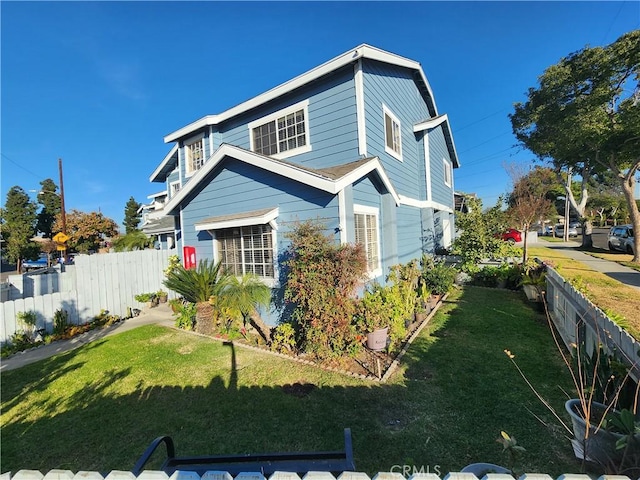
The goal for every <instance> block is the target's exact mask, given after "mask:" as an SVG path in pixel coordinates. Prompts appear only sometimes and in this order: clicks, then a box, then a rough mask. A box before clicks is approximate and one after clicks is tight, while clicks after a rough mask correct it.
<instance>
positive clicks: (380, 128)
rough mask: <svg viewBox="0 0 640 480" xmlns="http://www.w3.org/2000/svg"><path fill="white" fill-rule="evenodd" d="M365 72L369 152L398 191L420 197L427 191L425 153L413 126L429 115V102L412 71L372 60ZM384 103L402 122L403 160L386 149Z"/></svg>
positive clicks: (367, 64) (365, 66) (364, 66)
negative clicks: (422, 168)
mask: <svg viewBox="0 0 640 480" xmlns="http://www.w3.org/2000/svg"><path fill="white" fill-rule="evenodd" d="M363 71H364V77H363V81H364V92H365V95H364V99H365V118H366V128H367V154H368V155H370V156H372V155H375V156H378V157H379V158H380V160H381V161H382V164H383V165H384V168H385V170H386V171H387V174H388V175H389V178H390V179H391V182H392V183H393V185H394V187H395V188H396V190H397V192H398V193H399V194H401V195H406V196H408V197H411V198H414V199H419V198H421V197H422V196H423V195H424V191H422V192H421V191H420V188H421V184H420V181H419V178H418V174H417V173H418V171H419V169H420V163H424V156H420V148H419V144H420V142H419V141H418V140H417V138H416V134H415V133H414V132H413V125H414V124H416V123H418V122H420V121H423V120H426V119H428V118H429V112H428V109H427V105H426V104H425V102H424V100H423V99H422V96H421V95H420V92H419V90H418V87H417V85H416V83H415V81H414V80H413V76H412V72H411V71H409V70H407V69H404V68H400V67H395V66H391V65H387V64H382V63H380V62H376V61H372V60H368V61H365V62H364V65H363ZM383 104H384V105H386V106H387V108H388V109H389V110H390V111H391V112H392V113H393V114H394V115H395V116H396V117H397V118H398V120H399V121H400V127H401V137H402V159H403V161H402V162H400V161H399V160H397V159H396V158H394V157H392V156H391V155H389V154H388V153H386V152H385V132H384V113H383Z"/></svg>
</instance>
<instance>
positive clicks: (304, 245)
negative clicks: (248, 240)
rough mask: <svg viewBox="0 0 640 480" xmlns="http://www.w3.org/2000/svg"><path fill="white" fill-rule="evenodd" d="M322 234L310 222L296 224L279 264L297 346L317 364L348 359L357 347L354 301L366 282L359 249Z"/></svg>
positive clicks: (317, 224)
mask: <svg viewBox="0 0 640 480" xmlns="http://www.w3.org/2000/svg"><path fill="white" fill-rule="evenodd" d="M324 231H325V228H324V226H323V225H321V224H319V223H315V222H310V221H308V222H304V223H300V224H298V225H296V226H295V227H294V229H293V230H292V231H291V233H290V234H289V235H288V237H289V238H290V240H291V244H290V246H289V250H288V252H287V260H286V261H285V262H283V263H284V266H285V268H286V269H287V270H288V271H287V280H286V285H285V291H284V299H285V302H287V303H289V304H292V305H293V311H292V314H291V321H292V322H293V323H294V324H295V327H296V330H297V331H298V332H299V340H300V347H301V349H302V350H303V351H305V352H307V353H311V354H313V355H315V356H316V357H318V358H321V359H324V358H335V357H340V356H342V355H345V354H348V352H349V351H351V347H352V346H353V345H354V344H355V343H356V340H355V330H354V328H353V326H352V319H353V316H354V314H355V311H356V302H355V300H354V296H355V291H356V288H357V287H358V286H359V285H361V284H362V283H363V282H364V281H365V280H366V277H367V259H366V256H365V253H364V249H363V247H362V245H360V244H357V245H351V244H345V245H341V244H339V243H338V242H336V241H335V240H334V239H333V238H330V237H329V236H327V235H326V234H325V233H324Z"/></svg>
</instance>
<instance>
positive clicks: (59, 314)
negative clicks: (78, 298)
mask: <svg viewBox="0 0 640 480" xmlns="http://www.w3.org/2000/svg"><path fill="white" fill-rule="evenodd" d="M67 327H69V312H67V311H66V310H63V309H62V308H59V309H58V310H56V311H55V313H54V314H53V334H54V335H62V334H63V333H64V331H65V330H66V329H67Z"/></svg>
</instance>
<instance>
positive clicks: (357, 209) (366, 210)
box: [353, 205, 382, 279]
mask: <svg viewBox="0 0 640 480" xmlns="http://www.w3.org/2000/svg"><path fill="white" fill-rule="evenodd" d="M356 215H365V222H366V216H373V217H375V222H376V235H377V239H376V240H377V242H376V250H377V251H376V252H375V253H376V257H377V265H375V266H373V268H370V266H369V255H368V253H369V250H368V249H369V239H368V238H367V239H365V244H364V248H365V252H366V253H367V271H368V273H369V278H371V279H373V278H377V277H379V276H381V275H382V263H381V259H382V254H381V239H382V235H381V230H380V210H379V209H378V208H375V207H368V206H365V205H354V206H353V229H354V238H353V241H354V242H355V241H356V237H355V227H356ZM365 225H366V223H365ZM365 235H366V228H365Z"/></svg>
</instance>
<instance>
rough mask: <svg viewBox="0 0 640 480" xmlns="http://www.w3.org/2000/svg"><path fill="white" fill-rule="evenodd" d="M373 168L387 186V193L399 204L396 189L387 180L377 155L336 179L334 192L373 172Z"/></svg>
mask: <svg viewBox="0 0 640 480" xmlns="http://www.w3.org/2000/svg"><path fill="white" fill-rule="evenodd" d="M374 170H375V171H377V172H378V175H379V176H380V179H381V180H382V183H383V184H384V186H385V187H386V188H387V190H388V191H389V193H391V196H392V197H393V199H394V201H395V202H396V205H400V196H399V195H398V193H397V192H396V189H395V188H393V184H392V183H391V180H389V177H388V176H387V173H386V172H385V171H384V168H383V167H382V163H380V159H379V158H378V157H375V158H372V159H371V161H369V162H367V163H365V164H364V165H360V166H359V167H358V168H356V169H355V170H353V171H351V172H349V173H348V174H346V175H345V176H343V177H341V178H340V179H339V180H338V181H336V189H337V190H336V192H335V193H337V192H338V191H340V190H343V189H344V188H345V187H347V186H348V185H351V184H352V183H354V182H355V181H356V180H359V179H361V178H362V177H364V176H365V175H367V174H368V173H370V172H373V171H374Z"/></svg>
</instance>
